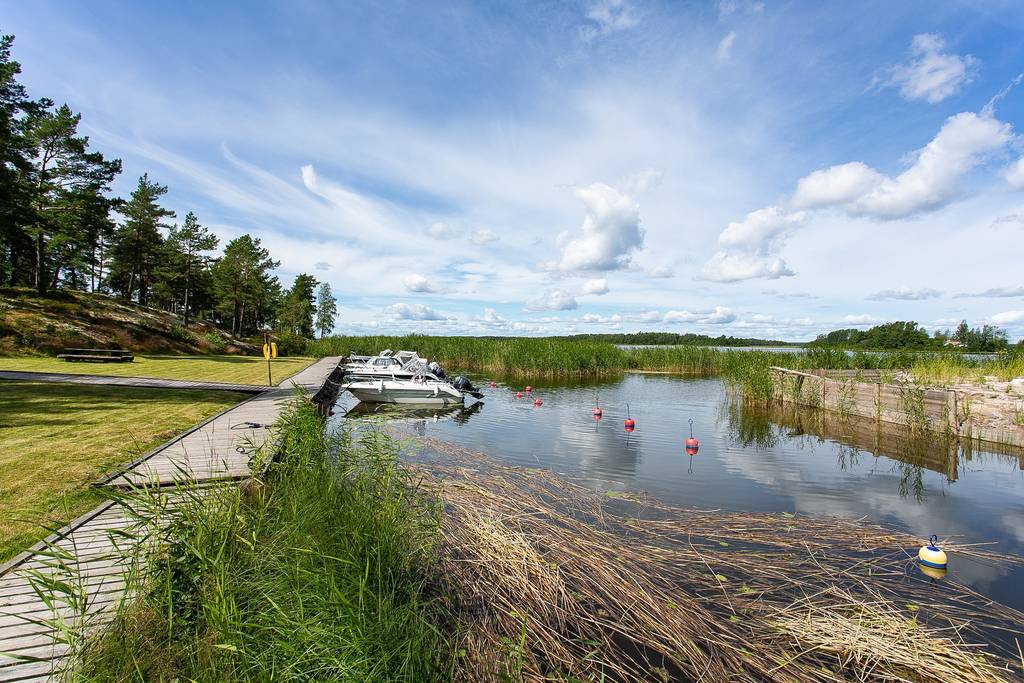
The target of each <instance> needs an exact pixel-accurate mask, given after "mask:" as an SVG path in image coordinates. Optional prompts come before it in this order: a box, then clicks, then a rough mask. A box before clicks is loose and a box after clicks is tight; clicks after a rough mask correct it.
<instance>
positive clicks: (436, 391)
mask: <svg viewBox="0 0 1024 683" xmlns="http://www.w3.org/2000/svg"><path fill="white" fill-rule="evenodd" d="M460 380H461V381H460ZM457 385H458V386H457ZM460 387H461V388H460ZM342 388H343V389H345V390H346V391H348V392H349V393H350V394H352V395H353V396H355V397H356V398H357V399H359V400H360V401H363V402H365V403H409V404H418V405H442V406H443V405H454V404H459V403H463V402H465V400H466V396H467V395H469V396H473V397H474V398H482V397H483V394H481V393H480V392H479V391H478V390H477V389H476V387H474V386H473V385H472V384H470V383H469V380H467V379H466V378H465V377H457V378H456V381H455V382H447V381H444V380H438V379H429V378H427V377H424V376H418V377H414V378H412V379H390V378H384V377H376V378H365V379H356V380H354V381H351V382H349V383H347V384H345V385H343V387H342Z"/></svg>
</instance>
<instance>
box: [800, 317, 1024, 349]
mask: <svg viewBox="0 0 1024 683" xmlns="http://www.w3.org/2000/svg"><path fill="white" fill-rule="evenodd" d="M1018 345H1019V346H1024V340H1021V342H1020V343H1019V344H1018ZM809 346H840V347H843V348H861V349H921V350H928V349H943V348H947V349H960V350H963V351H974V352H985V351H1002V350H1004V349H1006V348H1008V347H1009V346H1010V343H1009V338H1008V337H1007V334H1006V330H1003V329H1001V328H998V327H996V326H994V325H982V326H981V327H971V326H970V325H968V324H967V321H966V320H963V321H961V322H960V325H959V326H958V327H957V328H956V329H955V330H936V331H935V332H934V333H932V334H930V335H929V334H928V331H927V330H926V329H924V328H923V327H921V326H920V325H918V324H917V323H916V322H914V321H909V322H907V321H902V320H900V321H896V322H891V323H885V324H884V325H875V326H874V327H872V328H869V329H867V330H858V329H854V328H848V329H842V330H834V331H832V332H829V333H828V334H822V335H819V336H818V338H817V339H815V340H814V341H813V342H811V343H810V344H809Z"/></svg>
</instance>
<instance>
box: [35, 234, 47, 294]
mask: <svg viewBox="0 0 1024 683" xmlns="http://www.w3.org/2000/svg"><path fill="white" fill-rule="evenodd" d="M45 266H46V240H45V239H44V238H43V231H42V229H41V228H40V230H39V234H38V235H36V282H35V285H36V291H37V292H38V293H39V296H43V295H44V294H46V273H44V272H43V269H44V267H45Z"/></svg>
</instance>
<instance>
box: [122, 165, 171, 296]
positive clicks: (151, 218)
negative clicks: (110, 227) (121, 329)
mask: <svg viewBox="0 0 1024 683" xmlns="http://www.w3.org/2000/svg"><path fill="white" fill-rule="evenodd" d="M165 194H167V186H166V185H160V184H158V183H156V182H153V181H151V180H150V179H149V174H143V176H142V177H141V178H139V184H138V186H136V188H135V191H134V192H132V196H131V199H130V200H128V203H127V204H125V205H124V207H123V208H122V209H121V214H122V215H123V216H124V217H125V221H124V224H123V225H122V226H121V227H120V228H119V229H118V230H117V232H116V233H115V235H114V246H113V248H112V249H111V254H110V256H111V263H110V279H109V282H110V286H111V287H112V288H113V289H114V291H116V292H119V293H120V294H121V297H122V298H123V299H124V300H125V301H133V300H138V302H139V303H140V304H142V305H143V306H145V305H147V304H148V303H149V295H150V292H151V291H152V288H153V279H154V275H155V271H156V270H157V268H158V266H159V265H160V263H161V257H163V256H165V255H166V250H165V249H164V240H163V237H162V236H161V235H160V230H161V229H167V228H170V226H169V225H167V224H165V223H164V222H163V219H165V218H173V217H174V212H173V211H170V210H168V209H165V208H163V207H162V206H160V204H159V203H158V201H159V199H160V198H161V197H162V196H163V195H165Z"/></svg>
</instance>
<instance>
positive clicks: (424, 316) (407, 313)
mask: <svg viewBox="0 0 1024 683" xmlns="http://www.w3.org/2000/svg"><path fill="white" fill-rule="evenodd" d="M387 313H388V314H389V315H391V316H392V317H394V318H398V319H399V320H451V318H450V317H449V316H446V315H444V314H443V313H438V312H437V311H435V310H434V309H432V308H430V307H429V306H424V305H423V304H406V303H398V304H391V305H390V306H388V307H387Z"/></svg>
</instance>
